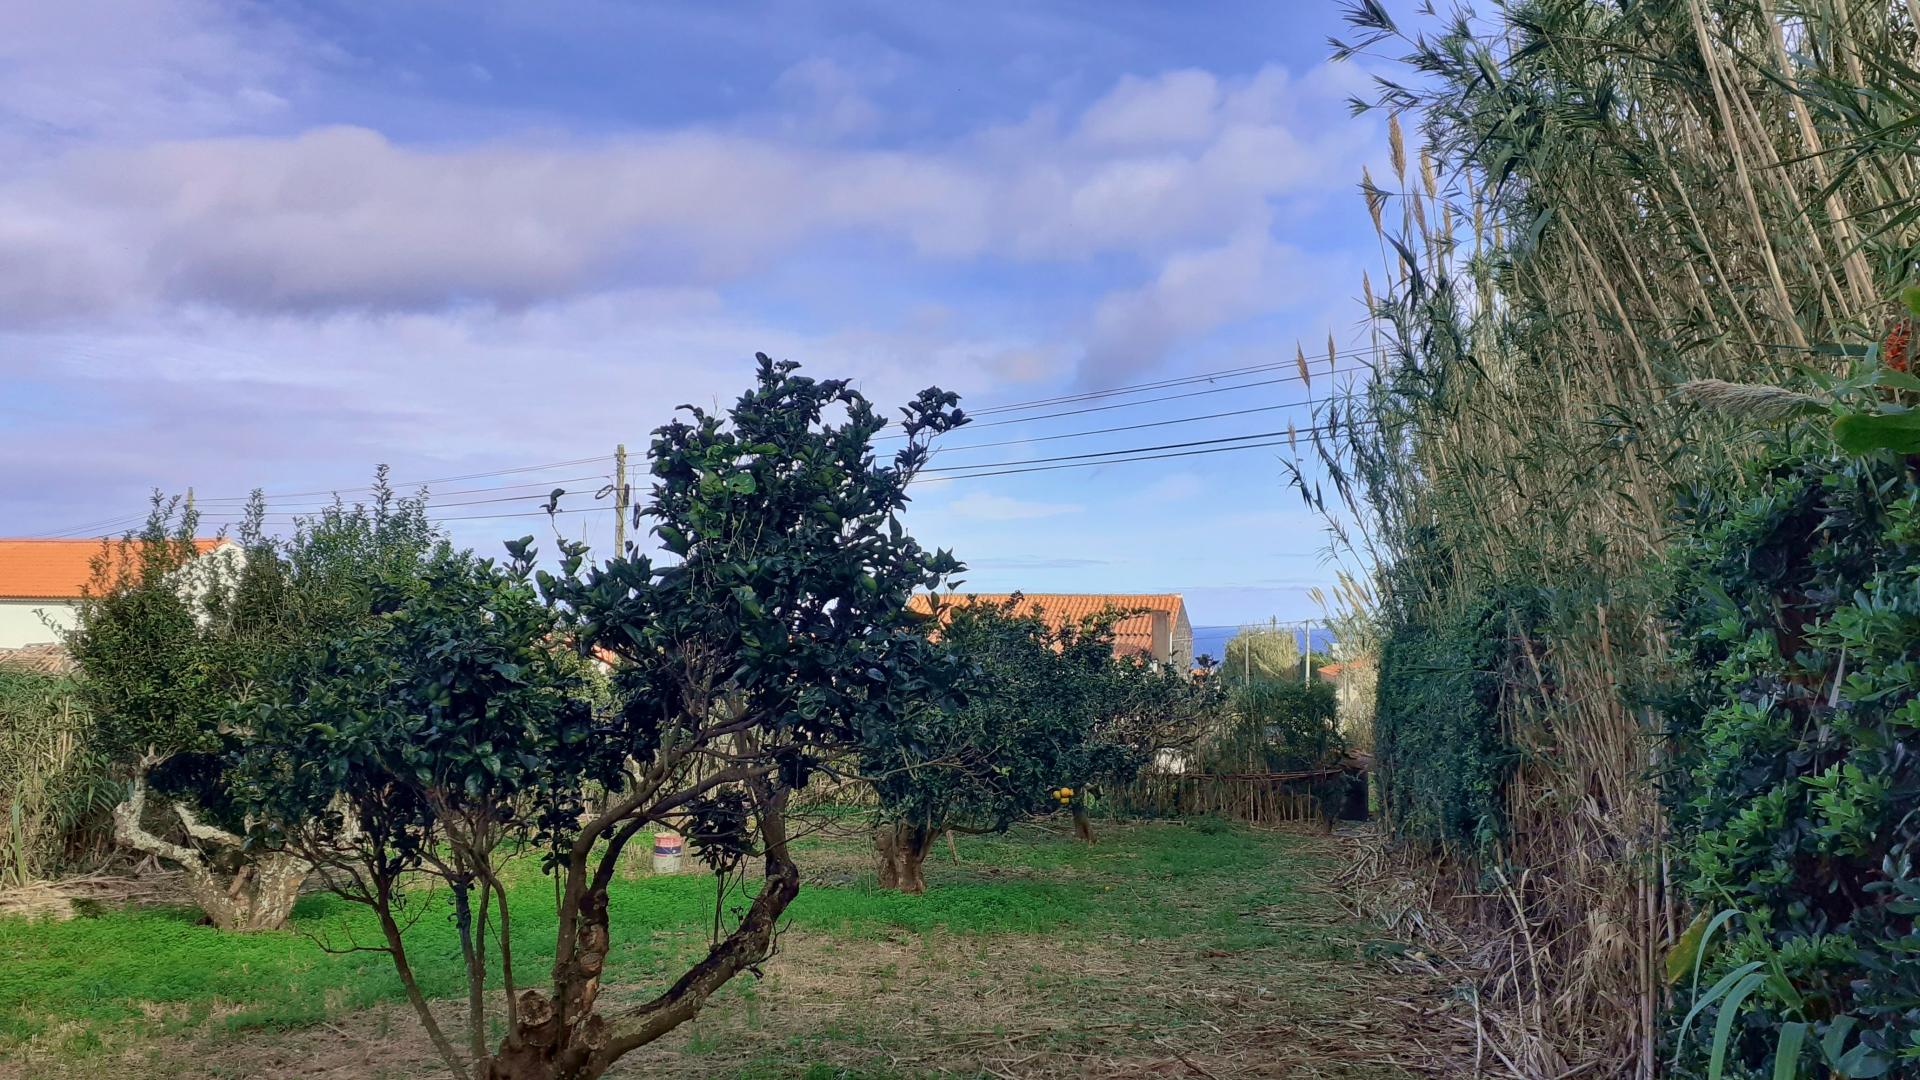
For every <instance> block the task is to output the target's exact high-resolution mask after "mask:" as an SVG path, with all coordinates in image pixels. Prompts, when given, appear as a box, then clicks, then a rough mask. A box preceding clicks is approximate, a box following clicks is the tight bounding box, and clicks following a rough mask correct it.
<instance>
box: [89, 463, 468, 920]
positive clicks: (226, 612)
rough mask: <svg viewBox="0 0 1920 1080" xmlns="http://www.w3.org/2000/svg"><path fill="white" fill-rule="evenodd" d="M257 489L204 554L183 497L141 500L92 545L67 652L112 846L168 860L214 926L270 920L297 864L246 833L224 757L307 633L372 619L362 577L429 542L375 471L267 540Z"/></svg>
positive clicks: (296, 886)
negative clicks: (236, 524)
mask: <svg viewBox="0 0 1920 1080" xmlns="http://www.w3.org/2000/svg"><path fill="white" fill-rule="evenodd" d="M262 514H263V507H262V505H261V503H260V501H259V499H258V497H257V496H256V498H255V500H254V501H253V503H252V505H251V507H250V509H249V511H248V514H247V517H246V521H245V524H243V526H242V528H241V530H240V535H239V539H238V542H237V543H234V544H230V545H222V546H220V547H218V548H215V549H213V550H211V551H205V550H203V548H204V547H205V546H206V545H205V544H204V543H202V542H199V541H198V538H197V537H196V532H197V528H198V525H199V516H198V514H197V513H196V511H195V510H194V508H193V506H192V504H191V503H190V502H186V501H184V500H180V499H169V498H162V497H160V496H158V495H156V496H155V498H154V501H153V507H152V511H151V513H150V514H149V517H148V520H147V523H146V525H145V526H144V528H143V529H142V530H141V531H140V532H138V533H136V534H133V535H130V536H128V537H125V538H123V539H122V540H120V541H117V542H111V543H108V544H106V545H104V546H103V548H102V550H101V553H100V555H99V556H98V557H97V558H96V559H95V560H94V567H93V571H94V572H93V580H92V582H91V583H90V584H89V586H88V590H87V595H86V597H85V598H84V599H83V600H82V601H81V603H80V606H79V612H78V619H77V625H76V627H75V629H74V630H73V631H72V632H71V633H70V634H69V635H68V637H67V648H68V650H69V651H70V652H71V653H72V655H73V657H74V660H75V661H76V662H77V670H76V672H75V676H74V681H75V687H76V693H77V695H78V697H79V699H80V700H81V702H82V703H83V704H84V705H85V706H86V709H87V711H88V713H89V714H90V715H91V718H92V729H91V731H90V732H89V735H88V739H89V743H90V746H91V748H92V749H93V751H94V752H96V753H98V754H100V755H101V756H102V757H103V758H104V759H105V760H106V761H107V762H109V763H110V764H111V768H112V771H113V773H114V776H115V779H116V781H117V782H118V783H120V784H123V785H124V791H125V797H124V799H123V800H122V801H121V802H120V804H119V806H118V807H116V809H115V810H114V813H113V821H114V836H115V838H116V839H117V840H118V841H119V842H120V843H121V844H123V845H125V846H126V847H128V848H130V849H132V850H134V851H137V852H140V853H142V854H146V855H153V856H157V857H159V858H162V859H165V860H167V861H169V862H171V863H174V864H175V865H177V866H179V867H180V869H181V871H182V873H183V880H184V882H185V884H186V886H187V889H188V891H189V892H190V894H191V895H192V896H193V898H194V900H195V902H196V903H197V904H199V905H200V907H201V908H202V910H203V911H204V912H205V913H206V915H207V917H208V919H209V920H211V921H212V922H213V923H214V924H215V925H216V926H219V927H221V928H223V929H234V930H265V929H273V928H276V927H279V926H281V925H283V924H284V923H285V921H286V919H287V916H288V914H289V913H290V912H291V911H292V908H293V904H294V901H295V900H297V899H298V898H299V892H300V887H301V885H302V883H303V881H304V880H305V878H306V876H307V864H306V863H305V862H304V861H302V860H301V859H299V858H298V857H296V856H293V855H291V854H289V853H286V852H283V851H277V850H273V849H270V848H260V847H258V846H254V845H249V844H248V843H246V842H245V837H244V835H243V834H244V832H245V831H246V824H247V823H246V821H245V813H244V810H243V809H242V808H241V807H240V806H239V805H238V804H236V803H235V802H234V800H233V799H232V797H231V793H230V791H229V789H228V785H227V770H226V763H227V761H228V760H229V758H230V756H231V755H232V754H233V753H234V752H235V751H236V750H237V749H238V747H239V746H240V745H241V743H242V741H243V740H244V738H245V737H246V734H247V732H248V730H249V723H250V717H249V712H250V710H251V709H252V708H253V706H254V705H255V704H256V702H257V699H258V695H259V692H260V689H261V687H263V686H265V685H267V684H269V683H270V682H271V681H272V679H273V678H274V677H275V676H276V674H277V673H278V672H280V671H281V670H282V669H283V668H284V666H285V665H286V664H288V663H290V662H292V661H293V659H294V658H295V657H296V656H297V655H298V654H299V651H300V643H301V642H302V641H304V640H306V639H308V638H310V637H312V636H314V635H316V634H326V633H330V632H333V631H335V630H337V629H339V628H342V627H346V626H349V625H353V624H355V623H357V622H364V621H366V620H368V619H371V618H373V617H375V612H374V611H373V610H372V608H371V606H370V597H369V595H368V592H367V590H366V588H365V587H364V583H365V582H366V581H368V580H369V579H370V578H371V577H372V576H373V575H374V573H375V572H376V571H377V570H379V569H381V568H387V567H405V566H411V565H413V564H415V563H416V562H417V561H418V560H419V559H420V558H421V557H422V556H423V553H424V552H425V551H426V550H427V549H428V548H430V547H431V546H432V545H433V544H434V543H436V542H437V541H436V539H435V537H434V534H433V532H432V530H431V528H430V526H428V525H427V523H426V519H425V515H424V511H423V505H422V503H421V502H420V501H419V500H409V499H395V498H394V497H393V496H392V493H391V492H390V491H389V490H388V489H387V487H386V484H385V480H384V473H382V474H381V476H380V477H379V478H378V479H377V480H376V484H375V498H374V500H373V502H372V503H371V504H369V505H362V506H356V507H351V508H349V507H345V506H341V505H335V506H333V507H331V508H329V509H327V510H326V511H324V512H322V513H320V514H317V515H314V516H313V517H311V518H309V519H307V520H306V521H305V522H304V523H303V524H301V525H300V526H299V527H298V528H297V529H296V530H295V533H294V535H293V536H292V537H290V538H288V539H286V540H284V541H277V540H275V539H273V538H271V537H268V536H266V535H265V533H264V531H263V530H262V528H261V527H260V522H261V519H262Z"/></svg>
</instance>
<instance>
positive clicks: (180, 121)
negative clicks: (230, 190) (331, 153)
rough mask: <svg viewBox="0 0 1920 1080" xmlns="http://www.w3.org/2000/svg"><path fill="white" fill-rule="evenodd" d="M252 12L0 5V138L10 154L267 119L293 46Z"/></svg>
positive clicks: (181, 0)
mask: <svg viewBox="0 0 1920 1080" xmlns="http://www.w3.org/2000/svg"><path fill="white" fill-rule="evenodd" d="M256 14H257V15H258V17H256V18H255V19H253V20H252V21H251V23H250V24H246V25H243V24H242V23H241V22H240V21H239V20H238V19H237V18H235V17H234V16H233V15H232V14H231V13H230V12H229V11H227V10H223V9H222V8H221V6H220V5H218V4H215V3H212V2H211V0H169V2H164V3H162V2H154V0H59V2H57V3H34V2H22V3H9V4H0V135H4V136H6V137H7V139H8V142H10V143H12V147H11V148H12V149H14V150H20V149H22V148H25V147H30V146H34V145H38V144H41V143H44V142H46V141H49V140H51V141H53V142H56V143H58V142H62V141H66V140H70V139H76V138H93V139H110V140H126V139H130V138H153V137H155V136H163V135H167V134H189V133H191V134H202V133H205V132H208V131H218V130H225V129H228V128H231V127H233V126H235V125H237V124H244V123H248V122H252V121H255V120H258V119H260V118H262V117H266V116H271V115H274V114H276V113H278V112H279V111H281V110H282V109H283V108H285V106H286V104H287V103H286V99H285V98H284V97H283V96H282V93H281V90H282V89H283V88H284V87H285V85H286V84H287V83H288V82H289V81H292V80H294V79H295V78H296V70H297V64H296V63H295V62H294V60H293V59H292V58H293V56H294V54H295V45H294V43H293V42H292V40H291V39H290V37H289V35H287V34H286V33H285V32H284V31H283V30H282V29H281V28H279V27H278V26H277V25H275V24H273V23H272V22H271V21H270V20H269V19H267V18H266V17H265V15H264V13H256Z"/></svg>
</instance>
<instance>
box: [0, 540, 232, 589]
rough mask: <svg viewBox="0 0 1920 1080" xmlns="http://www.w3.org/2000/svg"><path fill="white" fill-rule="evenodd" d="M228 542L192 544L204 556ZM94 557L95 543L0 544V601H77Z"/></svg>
mask: <svg viewBox="0 0 1920 1080" xmlns="http://www.w3.org/2000/svg"><path fill="white" fill-rule="evenodd" d="M230 542H231V541H227V540H220V539H199V540H195V541H194V542H193V543H194V546H195V547H197V548H199V549H200V551H201V552H203V553H204V552H208V551H212V550H213V549H214V548H216V547H218V546H220V545H221V544H224V543H230ZM116 546H117V545H116ZM98 554H100V541H99V540H0V600H78V599H80V594H81V593H82V592H83V591H84V590H85V589H86V587H87V582H89V581H91V580H93V558H94V556H96V555H98Z"/></svg>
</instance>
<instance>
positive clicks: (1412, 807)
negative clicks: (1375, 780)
mask: <svg viewBox="0 0 1920 1080" xmlns="http://www.w3.org/2000/svg"><path fill="white" fill-rule="evenodd" d="M1514 599H1515V598H1514V596H1513V595H1512V590H1495V591H1493V592H1491V593H1489V594H1486V595H1484V596H1483V597H1482V599H1481V600H1480V601H1478V602H1477V603H1475V604H1474V605H1473V606H1471V607H1470V608H1469V609H1468V610H1467V611H1465V612H1463V613H1461V614H1460V615H1457V616H1455V617H1453V618H1451V619H1448V620H1446V621H1445V622H1441V623H1437V624H1432V625H1426V624H1416V623H1407V622H1402V623H1400V624H1398V625H1396V626H1393V627H1391V628H1390V631H1389V633H1388V634H1387V637H1386V641H1385V644H1384V645H1383V647H1382V649H1381V656H1380V683H1379V691H1378V695H1379V696H1378V701H1377V706H1376V708H1377V710H1378V711H1377V713H1376V714H1375V716H1374V727H1373V740H1374V767H1375V770H1376V772H1377V774H1378V777H1379V783H1380V799H1381V809H1382V811H1383V812H1384V814H1385V816H1386V818H1387V821H1388V823H1389V824H1390V825H1391V827H1392V828H1393V830H1394V832H1395V834H1396V835H1397V836H1399V837H1401V838H1403V839H1408V840H1415V841H1421V842H1426V843H1431V844H1434V845H1440V846H1451V847H1457V848H1463V849H1466V850H1471V851H1482V850H1485V849H1486V848H1487V847H1488V846H1490V845H1491V844H1492V843H1493V842H1494V841H1495V840H1496V839H1498V838H1499V837H1500V835H1501V834H1502V833H1503V832H1504V830H1505V824H1506V822H1505V813H1504V811H1503V803H1502V800H1503V791H1504V789H1505V786H1506V781H1507V776H1508V773H1509V771H1510V769H1511V765H1512V761H1513V752H1512V747H1511V745H1510V743H1509V741H1508V740H1507V738H1506V737H1505V735H1504V734H1503V732H1502V730H1501V725H1500V717H1499V707H1500V697H1501V692H1502V687H1503V685H1504V675H1503V673H1504V671H1505V669H1506V666H1507V661H1508V659H1509V655H1508V654H1509V653H1510V651H1511V644H1510V643H1511V642H1512V640H1513V638H1514V633H1515V631H1514V627H1513V625H1512V622H1513V620H1512V616H1513V615H1514V614H1515V612H1516V611H1517V610H1525V608H1526V605H1522V606H1521V607H1520V608H1516V607H1515V606H1514V604H1513V603H1512V601H1513V600H1514Z"/></svg>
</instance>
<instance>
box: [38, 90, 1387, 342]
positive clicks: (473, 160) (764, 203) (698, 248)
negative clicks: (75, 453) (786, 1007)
mask: <svg viewBox="0 0 1920 1080" xmlns="http://www.w3.org/2000/svg"><path fill="white" fill-rule="evenodd" d="M1263 80H1265V81H1268V82H1271V81H1273V80H1272V79H1271V78H1269V77H1268V76H1266V75H1262V76H1260V77H1257V78H1256V79H1254V80H1251V81H1249V82H1248V83H1246V84H1245V85H1243V86H1240V87H1238V88H1237V89H1235V90H1233V91H1232V92H1231V93H1223V92H1221V91H1220V90H1219V89H1218V88H1217V87H1215V88H1213V89H1209V88H1208V87H1210V86H1212V85H1213V84H1212V79H1211V77H1210V76H1206V77H1202V76H1201V73H1181V74H1177V75H1174V76H1168V77H1166V78H1165V79H1163V80H1160V81H1158V82H1155V83H1152V84H1147V83H1141V82H1138V81H1137V80H1128V81H1123V82H1122V83H1121V84H1120V85H1119V86H1117V87H1116V88H1115V89H1114V90H1113V92H1112V93H1111V94H1109V95H1108V96H1107V97H1106V98H1104V99H1102V100H1101V101H1100V102H1097V103H1095V104H1094V105H1093V106H1092V107H1091V108H1089V109H1088V110H1087V111H1086V113H1085V117H1084V118H1083V121H1082V123H1081V125H1080V127H1079V129H1078V130H1079V132H1080V134H1081V135H1082V136H1085V137H1084V138H1076V137H1075V136H1074V135H1073V134H1070V133H1066V132H1063V131H1062V130H1061V129H1060V127H1059V125H1058V124H1057V122H1055V121H1052V120H1050V119H1048V118H1046V117H1045V116H1038V117H1036V118H1035V120H1034V121H1033V122H1032V123H1030V124H1027V125H1023V126H1021V127H1018V128H1015V129H1002V130H999V131H994V132H982V133H980V134H978V135H975V136H971V137H962V138H959V139H956V140H953V141H951V142H950V143H948V144H946V145H936V146H930V147H918V148H914V149H910V150H874V149H849V148H836V147H831V146H821V145H808V144H805V143H802V142H798V141H794V140H792V139H787V138H783V137H780V136H777V135H766V134H753V133H741V132H735V133H727V132H722V131H715V130H703V129H693V128H689V129H681V130H674V131H666V132H660V133H653V134H646V135H638V136H627V137H616V138H603V139H596V140H581V139H557V140H556V139H537V138H530V137H518V138H508V139H501V140H497V141H492V142H486V143H478V144H466V145H454V146H432V147H426V146H416V145H407V144H401V143H396V142H394V141H393V140H391V139H389V138H387V137H386V136H384V135H382V134H381V133H380V132H377V131H373V130H369V129H366V128H360V127H326V128H315V129H311V130H307V131H303V132H300V133H298V134H294V135H289V136H271V137H269V136H249V137H221V138H188V139H175V140H172V141H166V142H157V143H152V144H149V145H144V146H137V147H127V146H104V147H95V148H91V149H87V150H80V151H74V152H71V153H68V154H65V155H63V156H62V157H60V158H59V159H58V160H55V161H51V162H48V163H45V164H44V165H43V166H42V167H41V168H38V169H35V170H33V171H30V172H25V173H16V174H15V175H14V176H12V177H10V178H4V179H0V251H5V252H6V253H7V254H6V255H5V256H4V257H0V259H3V261H4V263H5V265H4V267H0V269H4V270H5V271H6V272H5V273H4V274H0V322H5V321H10V322H13V323H15V324H26V323H32V322H35V321H38V320H43V319H48V318H55V319H57V318H63V317H79V316H86V317H97V316H99V315H102V314H106V313H112V312H116V311H127V310H138V309H140V308H142V307H155V306H164V305H177V304H192V303H207V304H214V305H220V306H225V307H229V308H233V309H236V310H252V311H261V312H272V311H285V310H293V311H324V310H333V309H342V308H346V309H351V308H375V309H397V310H433V309H439V308H443V307H446V306H448V305H455V304H460V303H466V302H473V301H481V302H491V303H499V304H507V305H516V304H519V305H524V304H532V303H536V302H539V301H543V300H551V299H557V298H564V297H567V296H572V295H579V294H585V293H591V292H596V291H603V290H605V289H608V288H613V287H620V286H623V285H652V284H661V283H672V284H676V285H694V286H711V285H722V284H726V283H729V282H734V281H738V280H741V279H743V278H746V277H749V276H751V275H753V274H755V273H756V272H759V271H762V270H764V269H765V268H766V266H767V265H768V264H769V262H770V261H773V260H778V259H781V258H782V257H784V256H786V255H788V254H790V253H792V252H794V251H795V250H798V249H800V248H801V247H803V246H804V245H806V244H808V243H810V242H813V241H818V240H821V239H826V238H832V237H836V236H840V235H864V236H871V237H878V238H882V239H890V240H893V241H897V242H899V243H900V244H902V245H904V246H905V248H906V249H908V251H910V252H912V253H914V254H916V255H917V256H919V257H920V258H923V259H930V260H966V259H973V258H977V257H980V256H999V257H1006V258H1012V259H1016V260H1022V261H1029V262H1050V261H1055V260H1079V259H1084V258H1088V257H1094V256H1103V255H1118V256H1125V257H1128V258H1131V259H1139V260H1145V261H1147V262H1148V263H1150V264H1151V263H1155V262H1162V261H1163V260H1166V261H1165V262H1164V265H1163V269H1162V270H1161V273H1160V278H1161V282H1162V283H1163V284H1160V285H1157V286H1155V288H1157V289H1159V290H1162V291H1164V290H1165V289H1166V288H1167V285H1166V284H1164V283H1166V282H1168V281H1169V280H1170V278H1172V277H1177V276H1178V275H1180V274H1183V273H1188V272H1189V271H1187V270H1183V269H1182V268H1183V267H1187V266H1190V265H1191V264H1192V263H1194V262H1195V261H1196V260H1198V261H1201V262H1205V261H1207V260H1209V259H1217V258H1219V257H1220V256H1219V255H1218V254H1217V253H1218V252H1219V251H1220V250H1221V249H1220V245H1222V244H1229V248H1228V250H1230V251H1231V252H1234V253H1236V257H1243V258H1244V257H1254V258H1257V257H1258V256H1257V255H1249V253H1247V252H1245V251H1243V249H1242V248H1241V246H1239V245H1240V243H1241V241H1240V240H1239V239H1238V238H1241V237H1245V236H1248V235H1251V234H1253V233H1254V232H1256V231H1262V230H1264V229H1265V228H1266V227H1267V223H1268V221H1269V219H1270V213H1269V209H1268V208H1269V204H1270V202H1271V201H1272V200H1274V199H1278V198H1282V197H1285V196H1288V195H1289V194H1295V193H1301V192H1318V191H1322V190H1325V189H1326V188H1327V187H1329V186H1337V185H1343V184H1345V183H1346V182H1347V177H1346V176H1345V174H1344V172H1341V171H1339V169H1338V168H1337V166H1335V167H1332V168H1330V162H1337V161H1338V160H1340V159H1342V158H1343V157H1345V156H1349V152H1350V151H1352V150H1353V149H1355V146H1354V145H1353V140H1352V137H1351V136H1350V135H1348V134H1334V135H1320V136H1309V135H1307V134H1303V133H1302V132H1299V131H1295V130H1292V129H1291V128H1290V127H1289V126H1288V123H1287V121H1286V120H1285V119H1284V118H1283V116H1282V112H1283V111H1284V110H1283V108H1282V106H1283V105H1284V104H1285V102H1284V101H1282V100H1280V99H1277V98H1275V97H1274V96H1273V95H1270V94H1269V95H1266V96H1261V95H1260V94H1257V93H1255V88H1256V87H1257V86H1259V85H1261V84H1262V81H1263ZM783 81H785V82H787V83H789V84H790V85H791V86H792V87H795V88H797V90H796V92H804V93H805V94H807V95H810V96H811V97H813V98H819V99H822V100H823V101H824V102H825V105H824V107H825V108H826V110H827V116H826V119H825V121H823V122H826V123H828V124H829V125H831V126H834V127H837V128H839V129H843V130H852V129H857V128H860V127H862V126H864V125H866V124H867V123H868V121H869V120H870V119H871V118H870V117H863V116H862V115H860V114H861V112H862V108H863V106H861V105H860V101H863V100H864V99H859V100H855V99H858V98H859V94H858V90H857V88H856V87H855V86H854V84H853V83H852V81H851V80H850V78H849V77H847V76H846V75H845V74H844V72H841V71H840V70H839V69H837V68H835V67H833V66H832V65H831V64H826V63H824V62H822V63H819V64H809V65H802V67H800V68H797V69H795V71H794V72H789V78H787V79H785V80H783ZM1282 81H1284V80H1282ZM869 104H870V103H869ZM1128 131H1131V132H1133V133H1134V134H1133V135H1131V136H1127V137H1126V138H1122V135H1123V134H1125V133H1126V132H1128ZM1089 133H1092V134H1089ZM1096 136H1097V137H1096ZM1113 317H1114V316H1112V315H1103V316H1102V318H1103V319H1106V320H1109V321H1110V320H1111V319H1112V318H1113ZM1149 321H1151V320H1149ZM1136 352H1138V350H1136Z"/></svg>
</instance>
